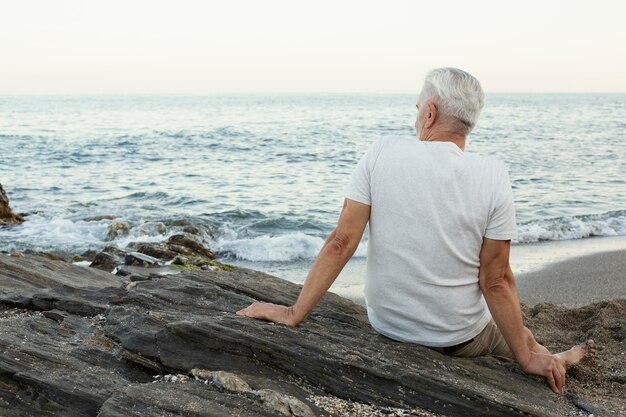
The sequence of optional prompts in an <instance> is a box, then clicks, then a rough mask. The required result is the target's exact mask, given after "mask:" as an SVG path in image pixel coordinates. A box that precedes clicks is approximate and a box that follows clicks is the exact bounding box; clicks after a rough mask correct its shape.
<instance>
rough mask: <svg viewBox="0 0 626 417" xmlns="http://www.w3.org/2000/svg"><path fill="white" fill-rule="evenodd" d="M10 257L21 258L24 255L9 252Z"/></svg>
mask: <svg viewBox="0 0 626 417" xmlns="http://www.w3.org/2000/svg"><path fill="white" fill-rule="evenodd" d="M11 256H12V257H14V258H23V257H24V254H23V253H22V252H11Z"/></svg>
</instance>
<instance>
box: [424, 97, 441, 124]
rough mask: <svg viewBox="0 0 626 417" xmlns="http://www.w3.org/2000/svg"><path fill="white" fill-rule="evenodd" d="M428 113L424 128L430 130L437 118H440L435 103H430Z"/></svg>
mask: <svg viewBox="0 0 626 417" xmlns="http://www.w3.org/2000/svg"><path fill="white" fill-rule="evenodd" d="M427 112H428V113H427V115H426V124H425V126H424V127H427V128H430V127H431V126H432V125H433V124H435V121H436V120H437V117H439V111H438V110H437V106H435V103H433V102H432V101H429V102H428V110H427Z"/></svg>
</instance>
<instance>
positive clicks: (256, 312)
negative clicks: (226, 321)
mask: <svg viewBox="0 0 626 417" xmlns="http://www.w3.org/2000/svg"><path fill="white" fill-rule="evenodd" d="M237 315H239V316H246V317H252V318H253V319H258V320H266V321H272V322H274V323H282V324H286V325H287V326H297V325H298V324H300V322H299V321H297V320H296V318H295V316H294V313H293V307H287V306H281V305H278V304H271V303H252V304H251V305H250V306H248V307H246V308H244V309H243V310H239V311H238V312H237Z"/></svg>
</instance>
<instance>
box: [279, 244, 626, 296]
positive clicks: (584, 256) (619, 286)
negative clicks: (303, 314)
mask: <svg viewBox="0 0 626 417" xmlns="http://www.w3.org/2000/svg"><path fill="white" fill-rule="evenodd" d="M365 264H366V262H365V258H357V259H352V260H351V261H350V262H349V263H348V265H346V268H345V269H344V271H342V273H341V274H340V275H339V277H338V278H337V281H336V282H335V284H333V287H331V292H334V293H335V294H337V295H340V296H342V297H346V298H349V299H350V300H352V301H354V302H356V303H358V304H361V305H365V300H364V296H363V285H364V284H363V278H364V277H365ZM511 266H512V268H513V273H514V274H515V276H516V278H517V284H518V289H519V292H520V301H521V302H522V303H525V304H529V305H534V304H537V303H540V302H552V303H554V304H563V305H565V306H568V307H574V306H583V305H586V304H590V303H592V302H596V301H604V300H610V299H615V298H626V273H624V272H623V271H626V236H611V237H594V238H587V239H580V240H566V241H548V242H539V243H532V244H520V245H514V246H512V248H511ZM595 271H600V274H602V277H600V278H599V279H598V278H597V275H598V273H597V272H595ZM278 272H279V271H278ZM306 272H307V271H303V275H302V276H303V278H302V280H304V277H305V276H306ZM279 276H280V275H279ZM548 277H555V279H548ZM569 277H571V278H569ZM544 278H545V279H544ZM285 279H289V278H286V277H285ZM298 283H301V282H298ZM595 294H597V295H595Z"/></svg>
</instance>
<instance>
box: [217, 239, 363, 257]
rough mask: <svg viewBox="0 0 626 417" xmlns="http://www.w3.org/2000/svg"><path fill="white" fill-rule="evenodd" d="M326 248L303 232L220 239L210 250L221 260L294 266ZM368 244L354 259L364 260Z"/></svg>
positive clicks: (359, 249) (357, 251) (360, 247)
mask: <svg viewBox="0 0 626 417" xmlns="http://www.w3.org/2000/svg"><path fill="white" fill-rule="evenodd" d="M322 246H324V239H322V238H321V237H319V236H311V235H308V234H305V233H302V232H295V233H287V234H284V235H280V236H268V235H261V236H257V237H253V238H243V239H237V238H235V239H224V238H222V239H219V240H217V241H216V242H214V243H213V244H212V245H211V247H212V248H213V249H215V250H216V251H217V252H218V253H220V254H221V255H222V256H226V257H229V256H230V257H234V258H236V259H239V260H245V261H252V262H292V261H298V260H312V259H315V258H316V257H317V255H318V254H319V252H320V250H321V249H322ZM365 253H366V243H365V242H361V243H360V244H359V247H358V248H357V250H356V252H355V254H354V257H365Z"/></svg>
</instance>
